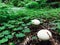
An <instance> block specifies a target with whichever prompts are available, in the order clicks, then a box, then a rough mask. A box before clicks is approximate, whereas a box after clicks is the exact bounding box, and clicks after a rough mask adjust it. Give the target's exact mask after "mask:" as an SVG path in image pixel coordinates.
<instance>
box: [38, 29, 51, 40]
mask: <svg viewBox="0 0 60 45" xmlns="http://www.w3.org/2000/svg"><path fill="white" fill-rule="evenodd" d="M37 37H38V38H39V39H40V40H49V39H50V37H52V33H51V32H50V31H49V30H47V29H42V30H40V31H38V33H37Z"/></svg>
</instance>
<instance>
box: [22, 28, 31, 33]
mask: <svg viewBox="0 0 60 45" xmlns="http://www.w3.org/2000/svg"><path fill="white" fill-rule="evenodd" d="M22 32H24V33H29V32H31V31H30V29H29V28H26V29H24V30H22Z"/></svg>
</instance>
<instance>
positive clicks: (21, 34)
mask: <svg viewBox="0 0 60 45" xmlns="http://www.w3.org/2000/svg"><path fill="white" fill-rule="evenodd" d="M16 37H17V38H23V37H25V34H23V33H19V34H16Z"/></svg>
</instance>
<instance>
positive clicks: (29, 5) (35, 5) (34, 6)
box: [25, 1, 39, 8]
mask: <svg viewBox="0 0 60 45" xmlns="http://www.w3.org/2000/svg"><path fill="white" fill-rule="evenodd" d="M25 7H27V8H39V4H38V3H37V2H34V1H32V2H29V3H27V4H26V5H25Z"/></svg>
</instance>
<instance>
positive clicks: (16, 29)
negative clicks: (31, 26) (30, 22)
mask: <svg viewBox="0 0 60 45" xmlns="http://www.w3.org/2000/svg"><path fill="white" fill-rule="evenodd" d="M22 29H23V28H22V27H17V28H14V29H13V30H14V31H18V30H22Z"/></svg>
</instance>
